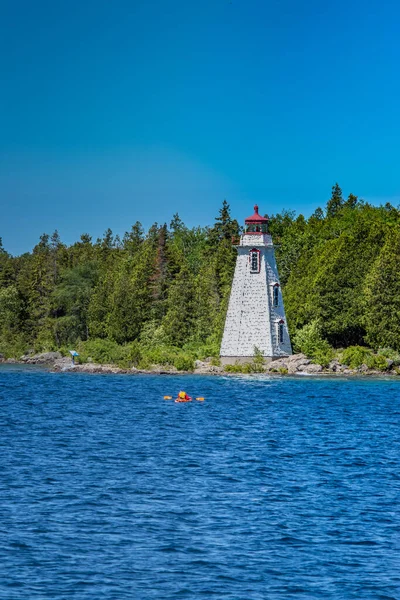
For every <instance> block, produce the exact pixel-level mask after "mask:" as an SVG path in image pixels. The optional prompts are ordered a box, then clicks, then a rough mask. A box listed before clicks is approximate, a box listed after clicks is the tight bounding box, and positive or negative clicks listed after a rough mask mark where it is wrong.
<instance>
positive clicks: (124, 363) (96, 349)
mask: <svg viewBox="0 0 400 600" xmlns="http://www.w3.org/2000/svg"><path fill="white" fill-rule="evenodd" d="M78 352H79V355H80V359H81V362H87V361H88V359H89V358H90V359H91V360H92V361H93V362H96V363H100V364H107V363H112V364H117V365H118V366H120V367H123V368H129V367H131V366H132V365H135V366H137V365H138V363H139V362H140V360H141V351H140V346H139V344H138V342H131V343H130V344H125V345H123V346H120V345H119V344H117V342H114V341H113V340H103V339H96V338H95V339H93V340H88V341H86V342H80V344H79V345H78Z"/></svg>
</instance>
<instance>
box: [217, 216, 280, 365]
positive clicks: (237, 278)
mask: <svg viewBox="0 0 400 600" xmlns="http://www.w3.org/2000/svg"><path fill="white" fill-rule="evenodd" d="M235 245H236V248H237V251H238V257H237V261H236V268H235V275H234V277H233V283H232V289H231V295H230V299H229V306H228V312H227V315H226V321H225V329H224V335H223V338H222V344H221V363H222V364H234V363H236V362H238V363H243V362H250V361H251V360H253V358H254V348H255V347H256V348H258V349H259V350H260V351H261V352H262V354H263V356H264V358H265V359H271V360H272V359H274V358H279V357H282V356H288V355H290V354H292V347H291V345H290V338H289V332H288V328H287V324H286V317H285V309H284V307H283V300H282V292H281V287H280V284H279V276H278V269H277V266H276V261H275V252H274V246H273V243H272V237H271V236H270V234H269V233H268V219H266V218H265V217H262V216H261V215H259V214H258V206H257V205H256V206H255V207H254V215H252V216H251V217H248V218H247V219H246V220H245V231H244V233H243V234H242V235H241V236H240V238H238V240H237V241H236V244H235Z"/></svg>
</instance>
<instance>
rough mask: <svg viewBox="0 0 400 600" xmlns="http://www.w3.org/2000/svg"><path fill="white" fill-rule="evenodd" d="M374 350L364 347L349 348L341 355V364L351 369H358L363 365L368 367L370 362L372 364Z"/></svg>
mask: <svg viewBox="0 0 400 600" xmlns="http://www.w3.org/2000/svg"><path fill="white" fill-rule="evenodd" d="M372 357H373V354H372V350H371V349H370V348H365V347H364V346H349V347H348V348H346V349H345V350H343V352H342V355H341V362H342V363H343V364H344V365H347V366H348V367H350V368H351V369H357V368H358V367H361V365H367V366H368V362H369V363H370V364H371V363H372Z"/></svg>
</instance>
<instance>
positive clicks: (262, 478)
mask: <svg viewBox="0 0 400 600" xmlns="http://www.w3.org/2000/svg"><path fill="white" fill-rule="evenodd" d="M182 388H183V389H184V390H185V391H187V392H188V393H189V394H190V395H193V396H205V398H206V400H205V402H203V403H202V402H193V403H188V404H176V403H174V402H172V401H166V400H164V399H163V396H164V395H165V394H170V395H173V396H174V397H175V395H176V394H177V392H178V391H179V390H180V389H182ZM399 417H400V380H371V379H366V380H361V379H360V380H353V379H351V380H339V379H314V378H305V377H304V378H297V379H294V378H270V379H268V378H264V379H262V378H256V377H242V378H241V377H235V378H233V377H231V378H222V377H199V376H169V377H167V376H166V377H160V376H133V377H128V376H116V375H114V376H105V375H96V376H90V375H84V374H51V373H47V372H44V371H41V370H39V369H37V368H36V369H35V368H31V369H27V368H24V369H22V368H20V367H14V368H12V367H2V368H1V369H0V423H1V436H0V445H1V449H0V467H1V470H0V473H1V476H0V598H1V599H6V600H14V599H15V600H31V599H35V600H36V599H37V600H39V599H40V600H43V599H47V598H51V599H57V600H58V599H60V600H61V599H62V600H64V599H65V600H68V599H70V598H73V599H77V600H88V599H90V600H103V599H107V600H125V599H126V600H128V599H129V600H131V599H138V600H147V599H157V600H172V599H191V600H194V599H196V600H197V599H201V598H204V599H206V600H213V599H224V600H225V599H232V600H259V599H268V600H269V599H271V600H275V599H284V600H286V599H290V598H301V599H308V598H310V599H312V598H323V599H324V600H327V599H347V598H356V599H362V600H367V599H382V600H383V599H387V600H388V599H392V598H393V599H399V598H400V510H399V509H400V507H399V492H400V470H399V454H400V435H399Z"/></svg>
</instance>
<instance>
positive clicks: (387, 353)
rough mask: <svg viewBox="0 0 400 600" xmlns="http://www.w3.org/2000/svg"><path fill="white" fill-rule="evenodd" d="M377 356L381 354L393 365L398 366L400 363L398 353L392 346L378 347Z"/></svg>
mask: <svg viewBox="0 0 400 600" xmlns="http://www.w3.org/2000/svg"><path fill="white" fill-rule="evenodd" d="M377 354H378V356H383V357H385V358H387V359H389V360H391V361H393V366H395V367H398V366H399V365H400V354H399V352H396V350H393V349H392V348H379V350H378V353H377Z"/></svg>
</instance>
